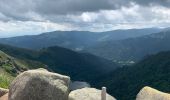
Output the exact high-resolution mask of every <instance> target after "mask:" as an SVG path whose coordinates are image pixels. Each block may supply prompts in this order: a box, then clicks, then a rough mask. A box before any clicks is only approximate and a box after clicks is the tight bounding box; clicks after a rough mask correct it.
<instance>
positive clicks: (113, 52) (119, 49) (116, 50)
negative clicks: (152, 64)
mask: <svg viewBox="0 0 170 100" xmlns="http://www.w3.org/2000/svg"><path fill="white" fill-rule="evenodd" d="M169 43H170V30H166V31H162V32H159V33H154V34H150V35H145V36H142V37H137V38H128V39H125V40H118V41H106V42H101V43H99V44H97V45H95V46H92V47H89V48H86V50H87V52H89V53H92V54H95V55H98V56H101V57H104V58H106V59H110V60H114V61H135V62H136V61H139V60H141V59H142V58H144V57H145V56H147V55H150V54H156V53H158V52H161V51H168V50H170V45H169Z"/></svg>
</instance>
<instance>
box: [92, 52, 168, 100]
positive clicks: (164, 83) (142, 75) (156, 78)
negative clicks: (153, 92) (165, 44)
mask: <svg viewBox="0 0 170 100" xmlns="http://www.w3.org/2000/svg"><path fill="white" fill-rule="evenodd" d="M169 77H170V52H162V53H159V54H156V55H151V56H148V57H147V58H146V59H144V60H142V61H141V62H139V63H137V64H136V65H134V66H129V67H124V68H120V69H117V70H115V71H113V72H112V73H110V74H108V75H106V76H104V77H102V78H99V79H96V80H100V81H99V82H94V83H95V86H96V85H97V86H98V87H99V88H100V87H101V86H106V87H108V92H109V93H111V94H112V95H113V96H115V97H116V98H117V99H118V100H135V97H136V95H137V93H138V92H139V90H140V89H141V88H143V87H144V86H151V87H153V88H156V89H158V90H161V91H164V92H167V93H168V92H170V85H169V83H170V78H169ZM96 83H97V84H96Z"/></svg>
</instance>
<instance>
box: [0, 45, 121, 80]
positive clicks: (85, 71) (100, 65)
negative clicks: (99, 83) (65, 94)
mask: <svg viewBox="0 0 170 100" xmlns="http://www.w3.org/2000/svg"><path fill="white" fill-rule="evenodd" d="M0 50H2V51H4V52H6V53H8V54H9V55H11V56H14V57H17V58H20V59H29V60H34V61H39V62H42V63H44V64H46V65H48V68H49V69H51V70H52V71H55V72H58V73H61V74H65V75H69V76H70V77H71V78H72V80H79V81H81V80H82V81H88V82H90V81H91V80H92V79H94V78H96V77H99V76H101V75H104V74H106V73H109V72H110V71H112V70H115V69H116V68H117V67H119V66H118V65H117V64H115V63H113V62H111V61H109V60H106V59H103V58H100V57H97V56H94V55H91V54H88V53H77V52H74V51H71V50H69V49H65V48H61V47H57V46H55V47H49V48H44V49H41V50H38V51H33V50H27V49H21V48H16V47H12V46H7V45H0ZM96 73H98V74H96Z"/></svg>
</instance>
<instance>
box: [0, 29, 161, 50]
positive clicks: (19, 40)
mask: <svg viewBox="0 0 170 100" xmlns="http://www.w3.org/2000/svg"><path fill="white" fill-rule="evenodd" d="M160 31H162V29H159V28H146V29H129V30H114V31H108V32H88V31H54V32H47V33H42V34H40V35H29V36H18V37H12V38H1V39H0V43H3V44H8V45H12V46H17V47H22V48H28V49H36V50H37V49H42V48H46V47H51V46H60V47H64V48H68V49H72V50H76V51H80V50H83V49H84V48H86V47H89V46H93V45H95V44H97V43H99V42H103V41H109V40H123V39H127V38H132V37H140V36H143V35H148V34H151V33H157V32H160Z"/></svg>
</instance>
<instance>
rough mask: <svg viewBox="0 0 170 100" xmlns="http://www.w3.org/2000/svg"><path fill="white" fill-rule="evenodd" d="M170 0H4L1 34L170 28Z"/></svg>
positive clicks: (1, 2)
mask: <svg viewBox="0 0 170 100" xmlns="http://www.w3.org/2000/svg"><path fill="white" fill-rule="evenodd" d="M169 12H170V0H48V1H47V0H12V1H11V0H0V37H9V36H19V35H27V34H39V33H42V32H48V31H54V30H61V31H69V30H81V31H109V30H115V29H130V28H149V27H169V26H170V13H169Z"/></svg>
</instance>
